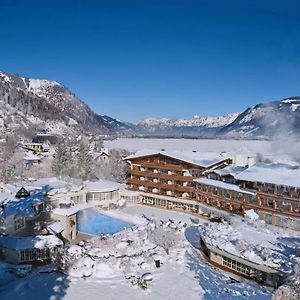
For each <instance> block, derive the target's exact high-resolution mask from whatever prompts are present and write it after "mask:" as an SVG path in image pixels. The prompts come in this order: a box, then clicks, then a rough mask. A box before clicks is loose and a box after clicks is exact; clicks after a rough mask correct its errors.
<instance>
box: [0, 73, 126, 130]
mask: <svg viewBox="0 0 300 300" xmlns="http://www.w3.org/2000/svg"><path fill="white" fill-rule="evenodd" d="M38 130H48V131H50V132H53V133H56V134H57V133H61V134H63V133H65V132H68V133H71V132H75V133H81V134H82V133H83V134H100V135H113V136H115V135H118V134H119V133H122V132H126V131H127V130H129V131H130V130H131V129H130V126H128V125H127V124H125V123H124V124H123V123H122V122H119V121H117V120H114V119H112V118H109V117H105V116H100V115H98V114H96V113H94V112H93V111H92V110H91V109H90V108H89V107H88V106H87V105H86V104H85V103H84V102H82V101H81V100H80V99H79V98H77V97H76V96H75V95H74V94H73V93H72V92H71V91H70V90H69V89H68V88H66V87H65V86H64V85H62V84H60V83H58V82H56V81H51V80H40V79H31V78H24V77H20V76H18V75H13V74H6V73H3V72H0V132H1V131H2V133H3V132H5V133H6V134H7V133H8V132H10V131H19V132H20V131H23V132H24V131H27V132H28V133H32V132H33V131H38Z"/></svg>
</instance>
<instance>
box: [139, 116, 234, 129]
mask: <svg viewBox="0 0 300 300" xmlns="http://www.w3.org/2000/svg"><path fill="white" fill-rule="evenodd" d="M238 115H239V114H238V113H232V114H227V115H224V116H218V117H199V116H197V115H195V116H193V118H191V119H175V120H172V119H168V118H162V119H156V118H147V119H145V120H143V121H141V122H139V123H137V125H141V126H166V127H168V126H169V127H172V126H175V127H181V126H182V127H192V126H198V127H201V126H203V127H207V128H215V127H221V126H226V125H228V124H230V123H232V122H233V121H234V120H235V119H236V118H237V116H238Z"/></svg>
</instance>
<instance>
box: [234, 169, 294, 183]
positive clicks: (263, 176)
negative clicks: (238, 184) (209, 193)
mask: <svg viewBox="0 0 300 300" xmlns="http://www.w3.org/2000/svg"><path fill="white" fill-rule="evenodd" d="M235 178H236V179H238V180H247V181H252V182H265V183H271V184H276V185H285V186H291V187H298V188H300V169H299V168H295V167H294V166H291V165H287V164H281V163H272V164H265V163H257V164H255V165H254V166H252V167H250V168H248V169H246V170H245V171H243V172H241V173H239V174H237V175H236V176H235Z"/></svg>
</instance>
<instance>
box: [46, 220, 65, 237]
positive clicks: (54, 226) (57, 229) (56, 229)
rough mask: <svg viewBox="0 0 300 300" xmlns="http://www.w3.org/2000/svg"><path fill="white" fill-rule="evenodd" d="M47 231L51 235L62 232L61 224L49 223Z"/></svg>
mask: <svg viewBox="0 0 300 300" xmlns="http://www.w3.org/2000/svg"><path fill="white" fill-rule="evenodd" d="M47 230H48V231H49V232H51V233H52V234H57V233H60V232H62V231H63V230H64V227H63V226H62V224H61V223H60V222H59V221H57V222H54V223H51V224H49V225H48V226H47Z"/></svg>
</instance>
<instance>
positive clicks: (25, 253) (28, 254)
mask: <svg viewBox="0 0 300 300" xmlns="http://www.w3.org/2000/svg"><path fill="white" fill-rule="evenodd" d="M50 257H51V251H50V248H42V249H35V248H34V249H26V250H21V261H34V260H41V259H49V258H50Z"/></svg>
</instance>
